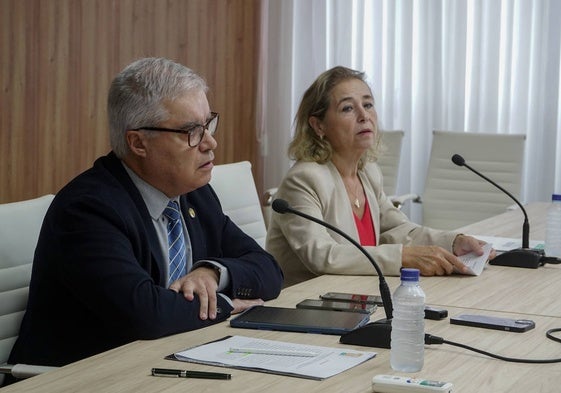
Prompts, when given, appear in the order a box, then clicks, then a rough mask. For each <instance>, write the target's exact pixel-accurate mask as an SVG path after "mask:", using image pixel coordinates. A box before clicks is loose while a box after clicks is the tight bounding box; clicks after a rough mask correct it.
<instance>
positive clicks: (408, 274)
mask: <svg viewBox="0 0 561 393" xmlns="http://www.w3.org/2000/svg"><path fill="white" fill-rule="evenodd" d="M419 274H420V272H419V269H408V268H404V269H401V281H419Z"/></svg>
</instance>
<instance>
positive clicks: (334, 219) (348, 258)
mask: <svg viewBox="0 0 561 393" xmlns="http://www.w3.org/2000/svg"><path fill="white" fill-rule="evenodd" d="M359 176H360V180H361V181H362V184H363V185H364V189H365V193H366V197H367V198H368V203H369V205H370V211H371V214H372V221H373V223H374V228H375V231H376V239H377V244H378V245H377V246H375V247H372V246H367V247H365V248H366V250H367V251H368V252H369V253H370V255H371V256H372V257H373V258H374V260H375V261H376V262H377V263H378V265H379V266H380V268H381V269H382V272H383V273H384V274H386V275H399V271H400V268H401V251H402V247H403V245H436V246H441V247H443V248H445V249H447V250H449V251H451V249H452V243H453V241H454V238H455V237H456V235H457V234H458V233H456V232H448V231H440V230H434V229H430V228H426V227H422V226H419V225H417V224H414V223H412V222H410V221H409V219H408V218H407V216H406V215H405V214H404V213H402V212H401V211H400V210H398V209H396V208H395V207H394V206H393V204H392V203H391V201H390V200H389V198H388V197H387V196H386V195H385V194H384V191H383V188H382V173H381V172H380V168H379V167H378V165H377V164H375V163H369V164H367V165H366V166H365V168H364V169H362V170H360V171H359ZM276 196H277V197H278V198H282V199H285V200H286V201H287V202H288V203H289V204H290V205H291V206H292V207H293V208H294V209H296V210H299V211H301V212H303V213H306V214H309V215H311V216H314V217H317V218H319V219H322V220H324V221H327V222H328V223H330V224H331V225H333V226H335V227H337V228H339V229H340V230H342V231H343V232H345V233H346V234H348V235H349V236H351V237H352V238H353V239H355V240H356V241H357V242H359V243H360V240H359V236H358V231H357V228H356V226H355V222H354V218H353V212H352V209H351V204H350V202H349V197H348V195H347V192H346V191H345V186H344V184H343V180H342V178H341V176H340V175H339V172H338V171H337V169H336V168H335V165H333V163H331V162H328V163H326V164H317V163H314V162H297V163H296V164H295V165H294V166H293V167H292V168H291V169H290V170H289V171H288V173H287V175H286V177H285V178H284V180H283V181H282V183H281V185H280V186H279V189H278V193H277V194H276ZM266 249H267V251H269V252H270V253H271V254H273V256H274V257H275V258H276V260H277V261H278V263H279V264H280V266H281V268H282V269H283V272H284V278H285V284H284V285H285V286H290V285H293V284H296V283H299V282H301V281H304V280H307V279H310V278H313V277H315V276H317V275H321V274H352V275H368V274H376V271H375V269H374V267H373V266H372V265H371V263H370V262H369V261H368V260H367V259H366V258H365V256H364V255H363V254H362V253H361V252H360V251H359V250H358V249H357V248H356V247H355V246H354V245H352V244H351V243H349V242H348V241H347V240H346V239H345V238H343V237H342V236H340V235H338V234H337V233H335V232H333V231H331V230H329V229H327V228H325V227H323V226H321V225H319V224H316V223H314V222H312V221H309V220H306V219H304V218H301V217H299V216H297V215H295V214H288V213H287V214H278V213H275V212H273V215H272V219H271V224H270V226H269V229H268V232H267V241H266Z"/></svg>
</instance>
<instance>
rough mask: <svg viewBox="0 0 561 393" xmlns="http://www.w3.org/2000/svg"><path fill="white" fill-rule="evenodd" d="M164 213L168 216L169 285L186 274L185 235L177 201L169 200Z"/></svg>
mask: <svg viewBox="0 0 561 393" xmlns="http://www.w3.org/2000/svg"><path fill="white" fill-rule="evenodd" d="M164 215H165V216H166V217H167V218H168V243H169V279H168V286H169V285H170V284H171V283H172V282H174V281H175V280H177V279H178V278H179V277H181V276H183V275H184V274H185V237H184V236H183V224H182V223H181V213H180V211H179V206H178V205H177V202H175V201H169V203H168V205H167V206H166V208H165V210H164Z"/></svg>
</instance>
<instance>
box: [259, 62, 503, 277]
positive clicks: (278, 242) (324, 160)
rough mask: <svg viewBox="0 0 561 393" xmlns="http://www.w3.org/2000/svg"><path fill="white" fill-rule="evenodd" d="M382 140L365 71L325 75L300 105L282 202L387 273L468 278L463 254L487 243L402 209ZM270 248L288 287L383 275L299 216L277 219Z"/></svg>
mask: <svg viewBox="0 0 561 393" xmlns="http://www.w3.org/2000/svg"><path fill="white" fill-rule="evenodd" d="M379 139H380V138H379V135H378V125H377V114H376V110H375V108H374V99H373V97H372V92H371V90H370V87H369V86H368V85H367V83H366V82H365V75H364V73H361V72H358V71H354V70H351V69H348V68H345V67H335V68H333V69H331V70H328V71H326V72H324V73H323V74H321V75H320V76H319V77H318V79H316V81H315V82H314V83H313V84H312V85H311V86H310V87H309V88H308V90H307V91H306V92H305V93H304V96H303V98H302V102H301V103H300V107H299V109H298V113H297V115H296V132H295V135H294V139H293V141H292V142H291V144H290V147H289V155H290V157H291V158H292V159H295V160H296V163H295V164H294V166H293V167H292V168H291V169H290V170H289V171H288V173H287V175H286V177H285V178H284V180H283V181H282V183H281V185H280V187H279V189H278V192H277V194H276V197H278V198H282V199H284V200H286V201H287V202H288V203H289V204H290V205H291V206H292V207H293V208H294V209H296V210H299V211H301V212H303V213H306V214H309V215H311V216H314V217H317V218H320V219H322V220H324V221H327V222H328V223H330V224H331V225H334V226H335V227H337V228H339V229H341V230H342V231H343V232H345V233H347V234H348V235H350V236H351V237H353V238H354V239H355V240H356V241H357V242H359V243H361V244H362V245H363V246H364V247H365V249H366V250H367V251H368V252H369V253H370V254H371V255H372V257H374V259H375V260H376V262H377V263H378V264H379V265H380V268H381V269H382V271H383V272H384V274H388V275H399V271H400V268H401V267H414V268H418V269H420V271H421V273H422V274H423V275H445V274H451V273H452V272H453V271H455V270H457V271H460V272H464V269H465V268H464V265H463V264H462V262H461V261H460V260H459V259H458V258H457V257H456V255H463V254H466V253H469V252H472V251H475V252H476V253H478V254H479V255H482V253H483V250H482V248H481V245H482V244H483V242H480V241H478V240H477V239H475V238H473V237H471V236H465V235H462V234H459V233H457V232H448V231H440V230H435V229H431V228H427V227H422V226H419V225H417V224H414V223H412V222H410V221H409V220H408V218H407V216H406V215H405V214H403V213H402V212H401V211H400V210H398V209H396V208H395V207H394V206H393V204H392V202H391V201H390V200H389V199H388V197H387V196H386V195H385V194H384V192H383V190H382V174H381V172H380V168H379V167H378V165H377V164H376V163H375V159H376V151H377V146H378V141H379ZM359 228H360V229H359ZM266 248H267V250H268V251H269V252H270V253H271V254H273V255H274V256H275V258H276V259H277V261H278V262H279V263H280V265H281V267H282V269H283V271H284V275H285V286H290V285H293V284H296V283H298V282H301V281H304V280H306V279H309V278H312V277H314V276H316V275H321V274H354V275H360V274H365V275H366V274H376V271H375V270H374V268H373V267H372V265H371V264H370V262H369V261H368V260H367V259H366V258H365V257H364V255H363V254H362V253H361V252H360V251H359V250H358V249H357V248H356V247H355V246H353V245H352V244H350V243H349V242H348V241H347V240H345V239H344V238H342V237H341V236H339V235H338V234H336V233H335V232H333V231H331V230H328V229H326V228H325V227H323V226H320V225H318V224H316V223H313V222H311V221H309V220H306V219H303V218H301V217H299V216H297V215H294V214H283V215H281V214H273V215H272V220H271V224H270V227H269V231H268V234H267V243H266ZM493 255H494V254H493Z"/></svg>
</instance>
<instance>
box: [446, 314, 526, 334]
mask: <svg viewBox="0 0 561 393" xmlns="http://www.w3.org/2000/svg"><path fill="white" fill-rule="evenodd" d="M450 323H452V324H455V325H465V326H475V327H481V328H486V329H496V330H506V331H507V332H517V333H520V332H526V331H528V330H530V329H533V328H534V327H536V325H535V323H534V321H532V320H530V319H514V318H499V317H491V316H488V315H473V314H461V315H458V316H456V317H452V318H450Z"/></svg>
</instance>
